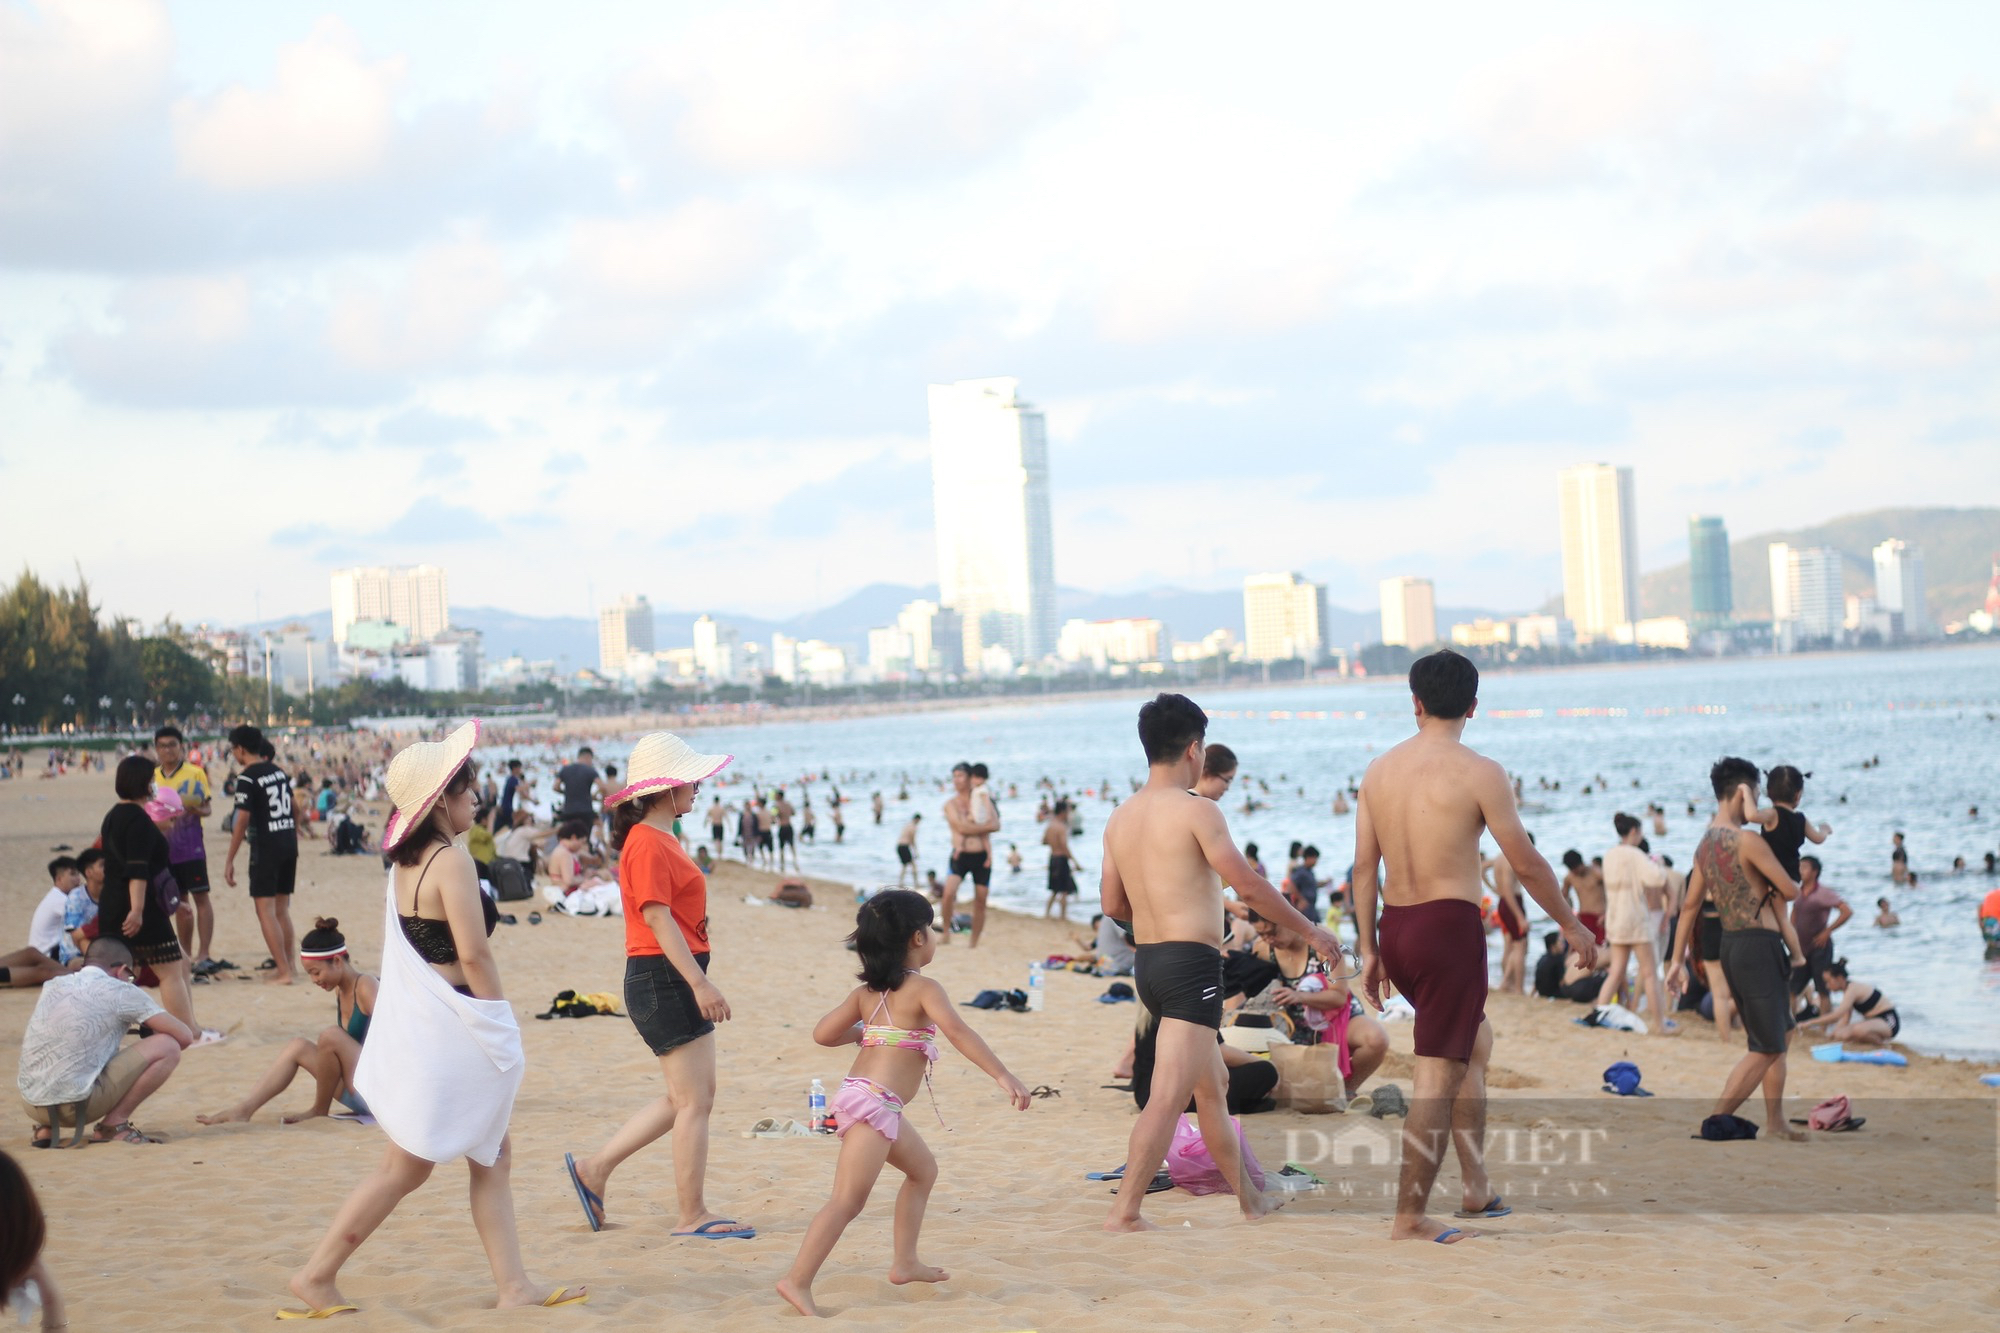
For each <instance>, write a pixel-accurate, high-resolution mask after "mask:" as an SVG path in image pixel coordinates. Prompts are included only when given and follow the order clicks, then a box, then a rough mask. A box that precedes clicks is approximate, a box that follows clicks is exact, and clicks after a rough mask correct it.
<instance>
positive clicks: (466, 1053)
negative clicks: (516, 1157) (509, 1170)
mask: <svg viewBox="0 0 2000 1333" xmlns="http://www.w3.org/2000/svg"><path fill="white" fill-rule="evenodd" d="M388 898H389V906H388V920H387V921H386V922H385V923H384V924H383V927H382V978H381V983H380V986H379V988H378V990H377V991H376V995H375V1010H374V1013H373V1015H372V1016H371V1017H370V1019H369V1021H368V1040H367V1041H366V1042H363V1043H362V1046H361V1060H360V1063H359V1064H357V1065H356V1066H355V1070H354V1090H355V1091H356V1092H358V1093H360V1094H361V1096H362V1098H363V1099H364V1100H366V1101H367V1103H368V1110H369V1113H370V1114H372V1115H373V1116H374V1117H375V1120H376V1122H377V1123H378V1124H380V1125H381V1126H382V1129H383V1131H384V1132H385V1133H387V1134H388V1136H389V1138H390V1139H391V1140H392V1141H393V1142H394V1143H395V1144H396V1146H397V1147H399V1148H401V1149H402V1150H403V1151H405V1152H407V1153H410V1154H412V1155H413V1156H417V1157H421V1158H423V1159H424V1160H426V1161H430V1162H450V1161H455V1160H456V1159H458V1158H460V1157H470V1158H471V1159H472V1160H473V1161H475V1162H478V1163H479V1164H480V1165H481V1166H491V1165H493V1163H494V1161H495V1160H496V1159H498V1157H499V1156H500V1140H501V1139H503V1138H505V1137H506V1135H507V1121H508V1120H509V1119H510V1118H511V1117H512V1116H513V1114H514V1094H515V1093H517V1092H519V1091H520V1088H521V1075H522V1074H523V1072H525V1070H526V1068H527V1060H526V1057H525V1056H523V1055H522V1052H521V1029H520V1026H519V1025H518V1024H517V1023H516V1022H515V1021H514V1010H513V1008H512V1007H511V1006H509V1005H508V1003H507V1002H506V1001H505V1000H480V999H474V998H473V997H471V996H467V995H461V994H459V993H458V992H457V991H456V990H454V989H452V986H451V983H450V982H448V981H446V980H445V979H444V978H443V977H441V976H439V975H438V973H437V969H435V968H433V967H432V966H431V965H430V964H429V963H426V962H425V961H424V960H423V959H422V958H420V957H418V956H417V951H416V950H415V949H413V948H411V947H410V941H409V940H408V939H407V938H405V936H404V935H403V923H402V922H401V921H399V920H398V919H397V916H396V878H395V871H394V870H393V869H392V870H391V871H390V872H389V892H388Z"/></svg>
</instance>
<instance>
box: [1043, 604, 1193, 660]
mask: <svg viewBox="0 0 2000 1333" xmlns="http://www.w3.org/2000/svg"><path fill="white" fill-rule="evenodd" d="M1172 652H1173V640H1172V639H1171V638H1169V637H1168V635H1167V627H1166V626H1165V625H1163V624H1161V623H1160V622H1159V621H1157V620H1152V619H1142V618H1137V617H1126V618H1124V619H1118V620H1072V621H1070V622H1069V623H1067V624H1065V625H1064V626H1063V630H1062V637H1061V638H1060V639H1058V640H1057V644H1056V655H1057V656H1058V657H1060V658H1062V660H1063V661H1065V662H1088V663H1090V664H1091V666H1092V667H1093V668H1095V669H1096V670H1098V671H1104V670H1106V669H1108V668H1109V667H1110V666H1112V665H1114V664H1116V665H1119V666H1137V665H1140V664H1143V663H1147V662H1159V661H1161V660H1162V659H1164V658H1166V657H1168V656H1170V655H1171V654H1172Z"/></svg>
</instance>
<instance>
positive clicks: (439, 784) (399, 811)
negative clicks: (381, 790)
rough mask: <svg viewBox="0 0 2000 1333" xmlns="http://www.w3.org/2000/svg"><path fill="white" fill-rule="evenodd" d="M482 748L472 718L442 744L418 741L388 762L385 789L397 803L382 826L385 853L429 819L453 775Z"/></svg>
mask: <svg viewBox="0 0 2000 1333" xmlns="http://www.w3.org/2000/svg"><path fill="white" fill-rule="evenodd" d="M478 744H479V719H478V718H476V717H475V718H473V719H472V720H471V721H470V722H468V723H466V724H465V725H464V726H462V727H460V728H459V729H458V730H457V731H454V732H452V733H451V735H449V736H447V737H445V738H444V739H443V740H441V741H418V742H417V743H416V744H415V745H410V746H405V747H404V749H403V751H402V753H400V754H398V755H397V756H396V757H395V758H394V759H391V760H390V761H389V775H388V777H387V778H385V779H384V780H383V785H384V786H385V787H387V788H388V790H389V799H390V800H391V801H393V802H395V805H396V808H395V810H393V811H391V812H390V815H389V822H388V823H387V824H384V825H383V826H382V850H383V851H385V852H386V851H388V850H389V849H390V848H392V847H394V846H395V845H396V844H397V843H399V842H401V841H402V840H403V839H405V838H407V837H409V836H410V830H411V829H413V828H416V827H417V826H418V825H420V824H422V823H423V822H424V820H425V819H426V818H428V817H429V816H430V813H431V807H433V806H435V805H436V804H437V803H438V798H439V797H440V796H443V795H444V789H445V787H446V786H447V785H448V784H449V783H450V782H451V776H452V774H454V773H456V772H458V768H459V765H460V764H463V763H464V762H465V761H466V759H467V758H468V757H470V756H471V754H472V750H473V747H474V746H476V745H478Z"/></svg>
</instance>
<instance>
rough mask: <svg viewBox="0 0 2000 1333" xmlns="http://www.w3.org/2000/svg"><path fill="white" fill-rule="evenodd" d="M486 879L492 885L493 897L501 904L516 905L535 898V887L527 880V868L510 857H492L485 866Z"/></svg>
mask: <svg viewBox="0 0 2000 1333" xmlns="http://www.w3.org/2000/svg"><path fill="white" fill-rule="evenodd" d="M486 878H487V879H488V880H489V881H491V883H492V885H493V896H494V897H495V898H497V899H499V900H500V901H501V902H503V903H517V902H520V901H521V900H522V899H524V898H532V897H534V896H535V886H534V884H533V883H532V882H531V881H530V880H529V878H528V867H526V866H524V865H522V864H521V863H520V862H519V861H516V860H515V859H514V858H513V857H511V856H496V857H494V858H493V860H492V861H491V862H489V863H488V864H487V867H486Z"/></svg>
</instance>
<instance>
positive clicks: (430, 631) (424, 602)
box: [332, 565, 451, 644]
mask: <svg viewBox="0 0 2000 1333" xmlns="http://www.w3.org/2000/svg"><path fill="white" fill-rule="evenodd" d="M332 593H333V598H332V600H333V641H334V642H335V643H337V644H344V643H346V642H347V630H348V627H349V626H351V625H353V624H354V622H355V621H357V620H386V621H388V622H389V623H390V624H392V625H401V626H403V627H404V628H405V629H407V630H409V631H410V639H411V641H412V642H414V643H426V642H428V641H430V640H431V639H434V638H436V637H437V636H438V635H440V634H442V633H444V632H445V631H446V630H447V629H450V628H451V610H450V606H449V602H448V598H447V594H446V588H445V577H444V571H443V570H442V569H440V568H438V567H437V566H436V565H399V566H393V567H385V566H380V565H375V566H367V567H358V568H354V569H337V570H335V571H334V572H333V589H332Z"/></svg>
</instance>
